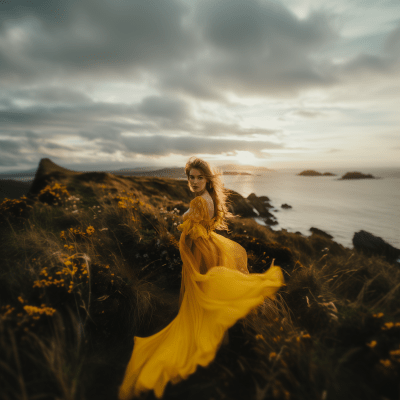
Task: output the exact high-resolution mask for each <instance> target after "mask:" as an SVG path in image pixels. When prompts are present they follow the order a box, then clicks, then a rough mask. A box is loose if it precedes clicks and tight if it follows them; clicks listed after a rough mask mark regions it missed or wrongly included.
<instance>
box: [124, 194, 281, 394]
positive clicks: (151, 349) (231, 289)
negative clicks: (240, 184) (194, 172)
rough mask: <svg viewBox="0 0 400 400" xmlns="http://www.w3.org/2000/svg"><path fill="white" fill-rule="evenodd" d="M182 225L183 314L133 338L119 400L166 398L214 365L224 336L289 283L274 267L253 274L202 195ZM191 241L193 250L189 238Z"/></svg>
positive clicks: (239, 249)
mask: <svg viewBox="0 0 400 400" xmlns="http://www.w3.org/2000/svg"><path fill="white" fill-rule="evenodd" d="M183 219H184V222H183V223H182V224H181V225H179V226H178V229H179V230H180V231H182V234H181V237H180V242H179V249H180V254H181V258H182V263H183V265H182V281H181V291H180V298H179V304H180V308H179V313H178V315H177V316H176V317H175V319H174V320H173V321H171V323H170V324H169V325H168V326H166V327H165V328H164V329H162V330H161V331H160V332H158V333H156V334H154V335H152V336H149V337H138V336H135V337H134V347H133V352H132V356H131V358H130V361H129V363H128V365H127V368H126V370H125V375H124V379H123V382H122V384H121V386H120V387H119V394H118V396H119V399H120V400H130V399H133V398H134V397H136V396H139V395H140V393H141V392H143V391H148V390H154V393H155V395H156V397H157V398H161V397H162V395H163V393H164V390H165V387H166V385H167V383H168V382H171V383H172V384H175V383H177V382H180V381H181V380H183V379H186V378H187V377H188V376H189V375H190V374H192V373H194V372H195V371H196V368H197V366H198V365H201V366H203V367H205V366H207V365H208V364H210V362H211V361H212V360H213V359H214V358H215V355H216V353H217V351H218V349H219V347H220V346H221V343H222V339H223V336H224V333H225V332H226V330H227V329H228V328H230V327H231V326H233V325H234V324H235V323H236V322H237V321H238V320H239V319H241V318H244V317H245V316H246V315H247V314H248V313H249V312H250V311H252V309H254V308H256V307H257V306H258V305H260V304H262V303H263V301H264V298H265V297H269V298H274V295H275V293H276V292H277V290H278V289H279V288H280V287H281V286H282V285H283V284H284V278H283V274H282V271H281V269H280V268H279V267H277V266H274V260H273V261H272V264H271V266H270V268H269V269H268V270H267V271H265V272H264V273H262V274H249V271H248V269H247V253H246V250H245V249H244V248H243V247H242V246H240V245H239V244H238V243H236V242H234V241H232V240H229V239H227V238H225V237H224V236H221V235H218V234H217V233H215V232H214V229H215V228H216V227H218V225H219V223H220V222H221V214H219V215H217V216H215V217H213V218H212V219H210V215H209V212H208V209H207V201H206V200H205V199H204V198H203V197H202V196H198V197H196V198H194V199H193V200H192V201H191V202H190V209H189V212H188V214H187V215H184V217H183ZM187 236H189V237H190V238H191V239H192V243H193V244H192V246H191V247H192V248H191V249H190V248H189V247H188V245H187V243H186V237H187Z"/></svg>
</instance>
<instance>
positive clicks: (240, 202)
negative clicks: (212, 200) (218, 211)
mask: <svg viewBox="0 0 400 400" xmlns="http://www.w3.org/2000/svg"><path fill="white" fill-rule="evenodd" d="M227 205H228V208H229V209H230V210H229V211H230V212H232V213H233V214H238V215H239V216H240V217H242V218H249V217H258V215H257V214H256V213H255V212H254V210H253V205H252V204H251V203H250V202H249V200H247V199H245V198H244V197H243V196H242V195H240V194H239V193H237V192H235V191H234V190H231V191H230V194H229V196H228V202H227Z"/></svg>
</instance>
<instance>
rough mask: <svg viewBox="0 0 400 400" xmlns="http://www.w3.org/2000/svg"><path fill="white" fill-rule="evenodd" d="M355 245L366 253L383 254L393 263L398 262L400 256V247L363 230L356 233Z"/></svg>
mask: <svg viewBox="0 0 400 400" xmlns="http://www.w3.org/2000/svg"><path fill="white" fill-rule="evenodd" d="M353 246H354V248H355V249H356V250H358V251H361V252H363V253H364V254H365V255H368V256H371V255H376V256H383V257H385V258H386V260H387V261H388V262H391V263H393V262H396V260H397V259H398V258H399V257H400V249H397V248H396V247H393V246H392V245H390V244H389V243H387V242H385V241H384V240H383V239H382V238H380V237H378V236H374V235H373V234H372V233H369V232H366V231H363V230H361V231H359V232H356V233H354V236H353Z"/></svg>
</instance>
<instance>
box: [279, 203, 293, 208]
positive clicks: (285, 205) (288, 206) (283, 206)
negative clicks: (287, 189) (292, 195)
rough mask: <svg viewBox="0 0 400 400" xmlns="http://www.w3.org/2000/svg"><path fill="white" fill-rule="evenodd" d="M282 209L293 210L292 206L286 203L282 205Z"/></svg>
mask: <svg viewBox="0 0 400 400" xmlns="http://www.w3.org/2000/svg"><path fill="white" fill-rule="evenodd" d="M281 207H282V208H286V209H289V208H292V206H290V205H289V204H286V203H285V204H282V205H281Z"/></svg>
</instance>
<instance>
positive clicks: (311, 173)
mask: <svg viewBox="0 0 400 400" xmlns="http://www.w3.org/2000/svg"><path fill="white" fill-rule="evenodd" d="M297 175H299V176H336V174H332V172H324V173H323V174H321V172H318V171H315V170H313V169H308V170H306V171H302V172H300V173H299V174H297Z"/></svg>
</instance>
